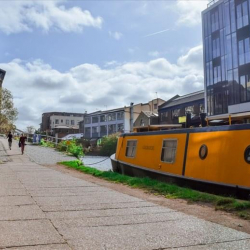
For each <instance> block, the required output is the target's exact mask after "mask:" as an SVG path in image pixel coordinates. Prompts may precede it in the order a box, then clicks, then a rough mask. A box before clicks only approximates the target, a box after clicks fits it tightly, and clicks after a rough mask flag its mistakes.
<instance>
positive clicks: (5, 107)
mask: <svg viewBox="0 0 250 250" xmlns="http://www.w3.org/2000/svg"><path fill="white" fill-rule="evenodd" d="M17 115H18V111H17V109H16V108H14V103H13V97H12V94H11V92H10V91H9V90H7V89H4V88H0V130H1V131H2V132H7V131H10V130H14V129H15V125H14V122H15V121H16V119H17Z"/></svg>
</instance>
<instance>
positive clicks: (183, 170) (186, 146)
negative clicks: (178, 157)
mask: <svg viewBox="0 0 250 250" xmlns="http://www.w3.org/2000/svg"><path fill="white" fill-rule="evenodd" d="M188 142H189V133H187V137H186V145H185V153H184V159H183V169H182V175H183V176H184V175H185V170H186V161H187V150H188Z"/></svg>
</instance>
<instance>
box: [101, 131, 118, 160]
mask: <svg viewBox="0 0 250 250" xmlns="http://www.w3.org/2000/svg"><path fill="white" fill-rule="evenodd" d="M118 137H119V134H118V133H116V134H112V135H108V136H104V137H103V138H102V142H101V145H100V146H101V151H100V154H101V155H105V156H111V155H112V154H114V153H115V151H116V145H117V140H118Z"/></svg>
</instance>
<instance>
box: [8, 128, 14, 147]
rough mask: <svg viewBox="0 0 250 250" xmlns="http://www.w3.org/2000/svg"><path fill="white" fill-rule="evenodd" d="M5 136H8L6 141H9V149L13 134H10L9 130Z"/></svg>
mask: <svg viewBox="0 0 250 250" xmlns="http://www.w3.org/2000/svg"><path fill="white" fill-rule="evenodd" d="M7 138H8V143H9V149H10V150H11V146H12V138H13V135H12V134H11V132H9V134H8V135H7Z"/></svg>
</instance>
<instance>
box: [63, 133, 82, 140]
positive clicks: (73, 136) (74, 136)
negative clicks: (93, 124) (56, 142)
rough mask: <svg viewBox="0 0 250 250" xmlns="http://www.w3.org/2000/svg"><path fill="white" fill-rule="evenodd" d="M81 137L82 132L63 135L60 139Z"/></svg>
mask: <svg viewBox="0 0 250 250" xmlns="http://www.w3.org/2000/svg"><path fill="white" fill-rule="evenodd" d="M82 137H83V134H69V135H66V136H64V137H62V138H61V139H62V140H72V139H81V138H82Z"/></svg>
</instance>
